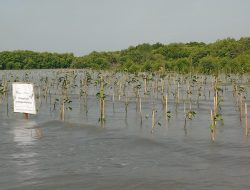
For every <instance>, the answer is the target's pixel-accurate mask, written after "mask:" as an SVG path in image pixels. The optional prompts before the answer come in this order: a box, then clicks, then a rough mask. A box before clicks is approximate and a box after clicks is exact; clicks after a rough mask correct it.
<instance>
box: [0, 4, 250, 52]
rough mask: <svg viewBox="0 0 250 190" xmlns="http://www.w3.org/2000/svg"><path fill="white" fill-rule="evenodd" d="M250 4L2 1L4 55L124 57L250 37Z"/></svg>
mask: <svg viewBox="0 0 250 190" xmlns="http://www.w3.org/2000/svg"><path fill="white" fill-rule="evenodd" d="M249 9H250V0H0V51H5V50H9V51H12V50H32V51H39V52H44V51H48V52H57V53H74V55H76V56H82V55H86V54H89V53H91V52H92V51H117V50H118V51H119V50H122V49H126V48H128V47H129V46H135V45H138V44H142V43H150V44H154V43H157V42H159V43H163V44H169V43H174V42H183V43H186V42H191V41H197V42H205V43H211V42H215V41H216V40H219V39H225V38H228V37H230V38H235V39H239V38H240V37H249V36H250V24H249V20H250V11H249Z"/></svg>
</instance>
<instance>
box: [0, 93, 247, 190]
mask: <svg viewBox="0 0 250 190" xmlns="http://www.w3.org/2000/svg"><path fill="white" fill-rule="evenodd" d="M53 98H54V97H52V99H53ZM71 98H72V100H73V102H72V105H71V106H72V108H73V109H72V111H67V112H66V114H65V121H64V122H63V121H60V120H59V118H60V117H59V111H58V109H56V110H55V111H51V104H50V103H49V102H50V99H49V97H47V100H46V98H42V99H41V100H40V104H39V105H38V107H39V110H38V114H37V115H31V116H30V118H29V119H28V120H25V119H23V115H22V114H18V113H13V112H12V111H11V109H12V108H11V96H9V97H8V101H9V105H8V106H7V104H6V98H5V99H4V98H3V101H2V102H1V111H0V121H1V122H0V189H1V190H27V189H38V190H43V189H46V190H68V189H76V190H77V189H79V190H80V189H90V190H91V189H93V190H97V189H102V190H118V189H119V190H120V189H121V190H123V189H126V190H131V189H140V190H151V189H157V190H158V189H159V190H160V189H164V190H165V189H171V190H176V189H209V190H210V189H216V190H217V189H218V190H228V189H239V190H244V189H250V182H249V180H250V151H249V150H250V146H249V142H248V139H246V138H245V137H244V120H243V121H242V123H241V124H240V120H239V112H238V110H237V108H236V107H235V102H234V100H233V97H232V93H231V91H230V89H229V91H228V92H227V93H225V94H224V97H223V98H224V102H223V104H222V107H221V113H222V115H223V118H224V125H222V123H220V122H218V125H217V135H216V141H215V142H211V140H210V131H209V123H210V109H211V107H212V106H213V100H212V98H211V97H209V96H208V94H207V96H206V98H202V99H201V100H200V101H199V103H198V104H197V103H194V104H193V105H192V106H193V107H192V108H193V109H194V110H195V111H196V116H195V118H194V119H193V120H187V123H186V127H184V123H185V121H184V114H183V109H184V104H183V103H180V104H179V105H178V106H176V105H175V103H174V100H173V98H170V99H169V110H171V113H172V117H171V119H170V121H168V122H167V121H165V116H164V114H163V110H162V109H163V108H162V105H161V103H160V99H159V100H156V101H155V106H156V107H155V109H156V110H157V112H156V126H155V128H154V130H153V131H152V128H151V106H152V102H150V101H146V100H145V99H143V104H142V115H143V118H142V122H141V119H140V115H139V114H138V112H137V111H136V104H135V102H133V100H131V102H130V103H129V104H128V112H127V113H126V112H125V109H124V102H122V101H116V102H115V104H113V102H112V101H111V98H107V101H106V122H105V124H104V125H103V126H102V125H101V124H100V123H99V122H98V118H99V110H98V101H97V100H96V97H95V96H92V95H90V96H88V99H87V109H86V106H85V107H84V106H83V105H82V104H79V101H77V97H74V96H72V97H71ZM186 107H188V106H187V105H186ZM6 108H7V109H8V112H7V111H6Z"/></svg>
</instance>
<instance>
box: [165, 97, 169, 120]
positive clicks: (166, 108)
mask: <svg viewBox="0 0 250 190" xmlns="http://www.w3.org/2000/svg"><path fill="white" fill-rule="evenodd" d="M165 113H166V120H168V94H166V98H165Z"/></svg>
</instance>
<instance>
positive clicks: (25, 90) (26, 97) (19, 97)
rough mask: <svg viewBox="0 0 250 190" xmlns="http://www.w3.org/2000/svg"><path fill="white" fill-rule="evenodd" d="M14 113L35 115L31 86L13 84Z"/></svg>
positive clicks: (33, 95)
mask: <svg viewBox="0 0 250 190" xmlns="http://www.w3.org/2000/svg"><path fill="white" fill-rule="evenodd" d="M12 89H13V100H14V112H19V113H30V114H36V104H35V94H34V90H33V84H25V83H13V84H12Z"/></svg>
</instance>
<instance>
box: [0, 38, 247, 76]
mask: <svg viewBox="0 0 250 190" xmlns="http://www.w3.org/2000/svg"><path fill="white" fill-rule="evenodd" d="M50 68H93V69H114V70H120V71H124V70H126V71H128V72H133V73H137V72H144V71H148V72H159V71H161V72H162V71H164V72H165V71H167V72H168V71H175V72H179V73H187V72H195V73H204V74H218V73H219V72H225V73H240V74H242V73H247V72H250V37H245V38H240V39H239V40H235V39H233V38H227V39H223V40H218V41H216V42H214V43H210V44H205V43H200V42H190V43H172V44H166V45H164V44H160V43H156V44H152V45H151V44H148V43H144V44H140V45H137V46H130V47H129V48H127V49H124V50H121V51H114V52H96V51H94V52H92V53H90V54H88V55H85V56H80V57H75V56H74V55H73V54H72V53H65V54H58V53H48V52H41V53H39V52H33V51H3V52H0V69H2V70H5V69H10V70H11V69H50ZM162 74H164V73H162Z"/></svg>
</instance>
